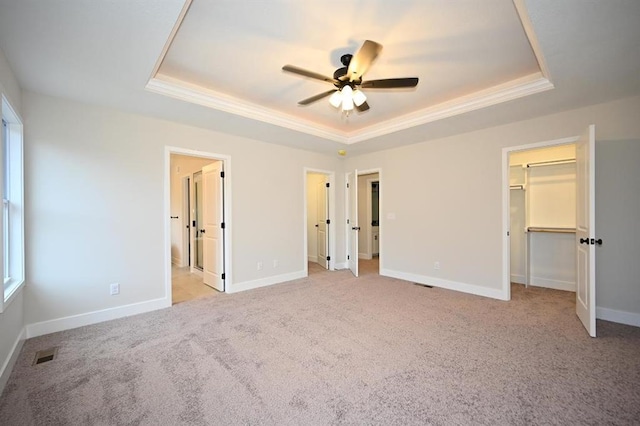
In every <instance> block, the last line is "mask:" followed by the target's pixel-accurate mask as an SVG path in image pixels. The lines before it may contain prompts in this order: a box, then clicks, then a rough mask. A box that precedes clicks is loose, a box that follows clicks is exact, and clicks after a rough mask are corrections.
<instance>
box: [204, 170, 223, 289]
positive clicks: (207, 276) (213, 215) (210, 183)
mask: <svg viewBox="0 0 640 426" xmlns="http://www.w3.org/2000/svg"><path fill="white" fill-rule="evenodd" d="M222 165H223V163H222V161H216V162H215V163H213V164H209V165H207V166H205V167H203V168H202V193H203V195H202V204H203V206H202V207H203V209H202V221H203V226H202V229H203V231H204V234H203V235H202V239H203V244H202V246H203V249H202V251H203V265H202V272H203V281H204V283H205V284H206V285H208V286H210V287H213V288H215V289H216V290H219V291H224V279H223V278H222V275H223V273H224V252H223V250H224V248H223V244H224V235H223V233H224V231H223V228H222V227H223V221H224V215H223V187H222V174H221V173H222Z"/></svg>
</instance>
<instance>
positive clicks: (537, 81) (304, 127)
mask: <svg viewBox="0 0 640 426" xmlns="http://www.w3.org/2000/svg"><path fill="white" fill-rule="evenodd" d="M553 88H554V86H553V84H552V83H551V82H550V81H549V80H548V79H547V78H544V77H543V76H542V73H540V72H538V73H535V74H531V75H528V76H525V77H522V78H518V79H515V80H512V81H508V82H506V83H502V84H499V85H497V86H493V87H490V88H488V89H485V90H481V91H478V92H475V93H471V94H469V95H466V96H462V97H459V98H456V99H453V100H451V101H448V102H443V103H441V104H438V105H433V106H431V107H428V108H423V109H421V110H418V111H414V112H412V113H410V114H406V115H403V116H400V117H394V118H392V119H390V120H386V121H383V122H380V123H377V124H375V125H373V126H368V127H366V128H365V129H362V130H357V131H353V132H350V133H348V132H344V131H341V130H337V129H334V128H332V127H328V126H323V125H319V124H317V123H314V122H312V121H310V120H305V119H301V118H300V117H296V116H293V115H290V114H286V113H283V112H280V111H277V110H275V109H271V108H265V107H263V106H260V105H258V104H254V103H251V102H247V101H244V100H242V99H239V98H236V97H233V96H229V95H227V94H225V93H220V92H216V91H213V90H210V89H206V88H204V87H201V86H197V85H195V84H190V83H187V82H184V81H182V80H178V79H175V78H172V77H169V76H164V75H162V76H161V75H160V74H156V75H155V76H154V77H153V78H151V79H150V80H149V82H148V83H147V85H146V86H145V89H147V90H149V91H151V92H154V93H159V94H161V95H165V96H170V97H172V98H175V99H180V100H182V101H185V102H190V103H193V104H197V105H202V106H205V107H209V108H213V109H217V110H220V111H225V112H229V113H232V114H236V115H240V116H242V117H247V118H251V119H253V120H258V121H262V122H264V123H269V124H274V125H276V126H280V127H284V128H287V129H291V130H296V131H299V132H303V133H307V134H309V135H313V136H318V137H321V138H324V139H328V140H332V141H335V142H341V143H344V144H347V145H350V144H354V143H357V142H362V141H365V140H368V139H372V138H375V137H378V136H383V135H387V134H389V133H393V132H397V131H400V130H405V129H408V128H411V127H414V126H419V125H422V124H426V123H431V122H434V121H437V120H442V119H444V118H448V117H452V116H456V115H460V114H464V113H466V112H470V111H475V110H478V109H482V108H486V107H489V106H492V105H496V104H500V103H503V102H508V101H511V100H514V99H518V98H522V97H525V96H529V95H533V94H536V93H540V92H543V91H546V90H550V89H553Z"/></svg>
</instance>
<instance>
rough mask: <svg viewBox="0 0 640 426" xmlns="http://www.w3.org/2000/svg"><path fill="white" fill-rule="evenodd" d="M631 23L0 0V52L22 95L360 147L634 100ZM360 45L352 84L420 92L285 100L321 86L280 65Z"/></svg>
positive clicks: (607, 14) (594, 11)
mask: <svg viewBox="0 0 640 426" xmlns="http://www.w3.org/2000/svg"><path fill="white" fill-rule="evenodd" d="M187 6H188V7H187ZM638 22H640V1H635V0H609V1H598V0H592V1H590V0H562V1H557V0H535V1H534V0H531V1H521V0H516V1H515V2H512V1H511V0H486V1H482V2H479V1H476V0H457V1H451V0H399V1H394V2H389V1H384V0H359V1H345V0H343V1H330V0H329V1H327V0H325V1H322V2H320V1H304V2H294V1H287V0H280V1H275V0H273V1H267V0H261V1H259V0H254V1H232V0H217V1H213V0H193V1H192V2H191V3H190V4H189V2H187V4H185V2H184V0H129V1H127V0H112V1H100V2H96V1H92V0H26V1H25V0H23V1H19V0H13V1H10V0H0V48H1V49H2V50H3V51H4V53H5V55H6V56H7V58H8V60H9V63H10V64H11V66H12V68H13V70H14V72H15V74H16V76H17V78H18V80H19V83H20V85H21V86H22V87H23V88H24V89H26V90H30V91H34V92H38V93H42V94H46V95H52V96H57V97H62V98H68V99H73V100H77V101H81V102H86V103H91V104H99V105H105V106H108V107H113V108H118V109H121V110H125V111H130V112H136V113H142V114H147V115H152V116H156V117H160V118H165V119H171V120H174V121H178V122H184V123H186V124H190V125H196V126H201V127H205V128H211V129H215V130H219V131H222V132H225V133H231V134H237V135H240V136H245V137H252V138H257V139H261V140H265V141H267V142H273V143H280V144H285V145H290V146H295V147H300V148H304V149H311V150H315V151H320V152H327V153H335V151H336V149H339V148H342V147H344V143H349V144H350V145H349V147H348V151H349V152H350V153H360V152H367V151H372V150H377V149H383V148H387V147H392V146H399V145H403V144H409V143H415V142H419V141H424V140H427V139H429V138H433V137H442V136H447V135H451V134H455V133H459V132H465V131H471V130H474V129H477V128H482V127H487V126H493V125H499V124H503V123H507V122H510V121H514V120H519V119H525V118H530V117H533V116H538V115H543V114H550V113H554V112H557V111H561V110H565V109H570V108H576V107H579V106H584V105H589V104H594V103H599V102H604V101H608V100H611V99H616V98H620V97H626V96H633V95H638V94H640V77H639V76H640V54H638V46H639V45H640V25H638ZM366 39H371V40H374V41H377V42H379V43H381V44H382V45H383V46H384V49H383V50H382V52H381V54H380V56H379V57H378V59H377V60H376V61H375V62H374V63H373V65H372V67H371V68H370V70H369V72H368V73H367V74H366V75H365V78H364V79H365V80H367V79H378V78H392V77H419V78H420V83H419V85H418V87H417V88H416V89H402V90H399V89H396V90H388V91H382V90H366V94H367V97H368V101H369V104H370V105H371V109H370V110H369V111H366V112H364V113H353V114H352V115H350V116H349V117H348V118H345V117H344V116H343V115H342V114H340V113H339V112H338V111H337V110H335V109H333V108H332V107H331V106H330V105H329V104H328V101H327V99H323V100H320V101H318V102H316V103H314V104H312V105H309V106H306V107H301V106H298V105H297V101H299V100H301V99H304V98H307V97H310V96H312V95H315V94H317V93H320V92H323V91H326V90H329V89H331V85H329V84H328V83H323V82H321V81H317V80H311V79H307V78H303V77H299V76H296V75H293V74H289V73H285V72H282V71H281V67H282V66H283V65H285V64H293V65H296V66H299V67H302V68H305V69H309V70H312V71H316V72H319V73H321V74H326V75H329V76H331V75H332V73H333V71H334V70H335V69H336V68H338V67H339V66H340V62H339V58H340V56H341V55H342V54H344V53H354V52H355V51H356V50H357V49H358V48H359V46H360V45H361V44H362V42H363V41H364V40H366ZM159 93H162V94H159ZM167 95H168V96H167Z"/></svg>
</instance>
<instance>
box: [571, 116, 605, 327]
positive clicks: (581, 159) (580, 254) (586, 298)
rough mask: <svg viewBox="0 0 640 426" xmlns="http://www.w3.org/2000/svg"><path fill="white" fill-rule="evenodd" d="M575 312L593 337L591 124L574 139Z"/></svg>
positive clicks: (593, 174)
mask: <svg viewBox="0 0 640 426" xmlns="http://www.w3.org/2000/svg"><path fill="white" fill-rule="evenodd" d="M576 191H577V194H576V204H577V206H576V246H577V249H576V253H577V259H576V268H577V270H576V314H578V318H580V321H582V324H583V325H584V328H586V329H587V332H588V333H589V335H590V336H591V337H596V262H595V260H596V251H595V250H596V247H595V246H596V243H598V244H599V243H600V241H599V240H598V241H596V239H595V196H594V195H595V126H594V125H591V126H589V128H588V129H587V130H586V131H585V133H584V134H583V135H582V136H581V137H580V139H579V140H578V141H577V142H576Z"/></svg>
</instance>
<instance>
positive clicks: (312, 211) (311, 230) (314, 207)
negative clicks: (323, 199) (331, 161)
mask: <svg viewBox="0 0 640 426" xmlns="http://www.w3.org/2000/svg"><path fill="white" fill-rule="evenodd" d="M327 181H328V180H327V176H326V175H323V174H321V173H307V258H308V260H309V262H318V228H316V224H317V223H318V185H319V184H320V183H326V182H327Z"/></svg>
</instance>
